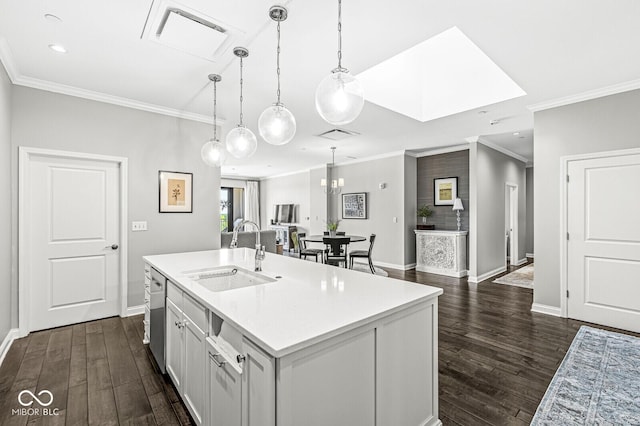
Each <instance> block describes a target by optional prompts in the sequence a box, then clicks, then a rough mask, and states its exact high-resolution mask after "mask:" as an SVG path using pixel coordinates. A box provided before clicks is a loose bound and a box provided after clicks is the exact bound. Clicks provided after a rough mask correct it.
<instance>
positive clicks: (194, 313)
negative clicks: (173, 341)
mask: <svg viewBox="0 0 640 426" xmlns="http://www.w3.org/2000/svg"><path fill="white" fill-rule="evenodd" d="M182 312H184V314H185V315H186V316H188V317H189V319H190V320H191V321H193V323H194V324H195V325H197V326H198V327H199V328H200V330H202V331H203V332H205V333H206V332H207V330H208V329H209V328H208V327H207V310H206V309H205V307H204V306H202V305H201V304H200V303H198V302H196V301H195V300H194V299H193V298H192V297H191V296H189V295H188V294H185V295H184V298H183V300H182Z"/></svg>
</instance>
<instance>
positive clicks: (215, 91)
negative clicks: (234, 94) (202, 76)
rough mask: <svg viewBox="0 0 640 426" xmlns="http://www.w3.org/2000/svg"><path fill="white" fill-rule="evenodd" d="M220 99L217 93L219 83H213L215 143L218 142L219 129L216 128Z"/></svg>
mask: <svg viewBox="0 0 640 426" xmlns="http://www.w3.org/2000/svg"><path fill="white" fill-rule="evenodd" d="M217 99H218V93H217V82H216V81H214V82H213V140H214V141H216V142H217V141H218V136H217V134H218V127H217V126H216V123H217V121H218V120H217V119H216V106H217V103H218V101H217Z"/></svg>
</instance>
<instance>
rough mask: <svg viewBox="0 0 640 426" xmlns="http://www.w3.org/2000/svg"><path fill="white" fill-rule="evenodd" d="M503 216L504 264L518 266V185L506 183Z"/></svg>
mask: <svg viewBox="0 0 640 426" xmlns="http://www.w3.org/2000/svg"><path fill="white" fill-rule="evenodd" d="M505 214H506V220H505V227H506V230H505V259H506V260H505V264H506V265H507V266H508V265H518V185H515V184H511V183H507V186H506V191H505Z"/></svg>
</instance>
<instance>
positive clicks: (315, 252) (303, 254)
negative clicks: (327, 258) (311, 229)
mask: <svg viewBox="0 0 640 426" xmlns="http://www.w3.org/2000/svg"><path fill="white" fill-rule="evenodd" d="M306 236H307V234H306V233H305V232H298V247H299V249H300V250H299V251H298V257H300V258H301V259H302V258H304V259H306V258H307V256H313V257H315V259H316V262H317V261H318V256H320V262H322V263H324V250H322V249H315V248H307V242H306V241H305V240H304V237H306Z"/></svg>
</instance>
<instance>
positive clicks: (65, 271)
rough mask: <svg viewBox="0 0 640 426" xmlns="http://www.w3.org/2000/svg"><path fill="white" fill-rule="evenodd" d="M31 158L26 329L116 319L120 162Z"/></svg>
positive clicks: (26, 204) (26, 234) (27, 205)
mask: <svg viewBox="0 0 640 426" xmlns="http://www.w3.org/2000/svg"><path fill="white" fill-rule="evenodd" d="M28 158H29V159H28V161H27V164H26V165H23V166H26V167H25V171H24V173H25V174H26V176H25V175H23V177H25V178H26V180H27V182H28V184H26V187H25V188H24V191H23V193H22V195H21V196H22V197H25V200H24V202H22V203H21V205H22V206H24V208H25V210H26V211H25V212H23V213H22V215H21V217H23V218H24V220H25V222H26V223H25V224H24V227H23V229H24V237H25V239H26V243H27V244H28V252H27V253H25V256H24V258H21V261H24V262H26V265H25V266H26V269H21V270H22V271H25V272H26V277H24V278H25V279H26V282H25V281H22V282H21V285H23V284H24V285H26V288H27V289H28V292H27V294H25V293H21V294H23V295H26V299H27V301H28V319H27V320H28V330H27V331H33V330H40V329H45V328H51V327H57V326H61V325H66V324H72V323H78V322H83V321H89V320H94V319H98V318H104V317H108V316H113V315H117V314H119V312H120V256H119V250H120V244H121V242H120V167H121V164H120V163H118V162H116V161H106V160H104V161H103V160H95V159H83V158H69V157H64V156H55V155H47V154H42V155H37V154H31V155H30V156H29V157H28ZM21 306H24V305H21ZM21 327H22V326H21Z"/></svg>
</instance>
